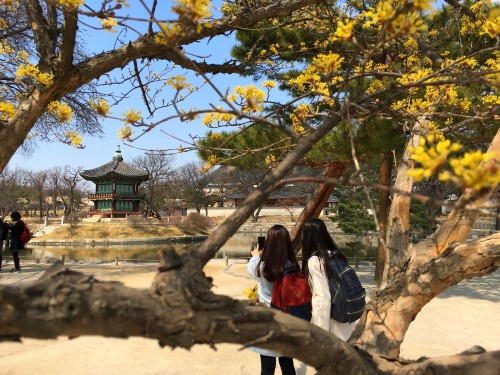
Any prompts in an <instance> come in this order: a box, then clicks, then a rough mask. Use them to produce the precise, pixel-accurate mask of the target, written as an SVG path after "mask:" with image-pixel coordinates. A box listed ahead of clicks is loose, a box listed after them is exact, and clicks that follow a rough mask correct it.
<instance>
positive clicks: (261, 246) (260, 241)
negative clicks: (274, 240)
mask: <svg viewBox="0 0 500 375" xmlns="http://www.w3.org/2000/svg"><path fill="white" fill-rule="evenodd" d="M265 243H266V237H264V236H259V237H257V244H258V245H259V250H262V249H264V244H265Z"/></svg>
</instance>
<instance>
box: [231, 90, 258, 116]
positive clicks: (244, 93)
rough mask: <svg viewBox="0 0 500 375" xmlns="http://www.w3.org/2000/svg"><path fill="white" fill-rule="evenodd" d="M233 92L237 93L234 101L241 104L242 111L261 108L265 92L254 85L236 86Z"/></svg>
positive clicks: (254, 110)
mask: <svg viewBox="0 0 500 375" xmlns="http://www.w3.org/2000/svg"><path fill="white" fill-rule="evenodd" d="M234 93H235V94H237V95H238V96H237V99H236V100H235V103H237V104H239V105H240V106H241V110H242V111H243V112H257V111H261V110H262V109H263V107H262V103H264V100H265V99H266V94H265V93H264V91H262V90H261V89H259V88H257V87H256V86H254V85H247V86H246V87H243V86H236V87H235V88H234Z"/></svg>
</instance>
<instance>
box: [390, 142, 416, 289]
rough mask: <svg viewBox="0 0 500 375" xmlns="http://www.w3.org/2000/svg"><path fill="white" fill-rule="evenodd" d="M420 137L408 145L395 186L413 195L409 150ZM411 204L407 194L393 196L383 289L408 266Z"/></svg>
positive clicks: (411, 165)
mask: <svg viewBox="0 0 500 375" xmlns="http://www.w3.org/2000/svg"><path fill="white" fill-rule="evenodd" d="M420 137H421V136H420V135H419V134H417V133H412V137H411V138H410V140H409V142H408V143H407V144H406V147H405V151H404V153H403V157H402V160H401V162H400V163H399V166H398V169H397V176H396V182H395V184H394V187H395V188H396V189H397V190H398V191H402V192H406V193H411V191H412V189H413V177H410V176H408V171H409V170H410V169H411V168H413V161H412V160H411V159H410V156H411V153H410V151H409V150H408V148H409V147H416V146H417V145H418V144H419V141H420ZM410 202H411V198H410V197H409V196H408V195H406V194H401V193H394V195H393V198H392V203H391V210H390V212H389V219H388V228H387V234H386V238H387V242H386V249H385V258H386V263H385V267H384V274H383V276H382V280H381V282H380V287H383V286H384V285H385V283H387V282H389V281H390V280H391V278H392V277H394V276H395V275H396V274H397V273H399V272H404V268H405V267H406V266H407V264H406V262H407V260H408V256H407V249H408V245H409V242H410V241H409V230H410Z"/></svg>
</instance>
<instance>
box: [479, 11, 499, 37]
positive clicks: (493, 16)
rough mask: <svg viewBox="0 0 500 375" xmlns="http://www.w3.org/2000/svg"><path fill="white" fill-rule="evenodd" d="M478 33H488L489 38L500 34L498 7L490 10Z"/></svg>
mask: <svg viewBox="0 0 500 375" xmlns="http://www.w3.org/2000/svg"><path fill="white" fill-rule="evenodd" d="M479 34H480V35H488V36H489V37H490V38H495V37H497V36H498V35H499V34H500V8H495V9H492V10H491V11H490V15H489V17H488V19H487V20H486V22H485V23H484V25H483V27H482V28H481V31H480V33H479Z"/></svg>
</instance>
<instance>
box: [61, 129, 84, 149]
mask: <svg viewBox="0 0 500 375" xmlns="http://www.w3.org/2000/svg"><path fill="white" fill-rule="evenodd" d="M64 135H65V137H66V138H67V139H68V140H69V141H70V143H71V146H74V147H78V146H80V145H81V144H82V141H83V138H82V137H81V136H80V135H79V134H78V133H77V132H76V130H69V131H67V132H66V133H64Z"/></svg>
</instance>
